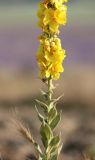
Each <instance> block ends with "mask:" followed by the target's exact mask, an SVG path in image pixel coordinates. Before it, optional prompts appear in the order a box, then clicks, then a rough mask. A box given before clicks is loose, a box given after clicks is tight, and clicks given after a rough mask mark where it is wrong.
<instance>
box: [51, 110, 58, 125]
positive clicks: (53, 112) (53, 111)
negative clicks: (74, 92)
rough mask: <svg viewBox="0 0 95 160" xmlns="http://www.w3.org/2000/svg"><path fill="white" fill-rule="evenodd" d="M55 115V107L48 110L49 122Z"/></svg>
mask: <svg viewBox="0 0 95 160" xmlns="http://www.w3.org/2000/svg"><path fill="white" fill-rule="evenodd" d="M56 115H57V110H56V108H55V107H53V108H52V109H51V110H50V111H49V123H50V122H51V121H52V120H53V118H54V117H55V116H56Z"/></svg>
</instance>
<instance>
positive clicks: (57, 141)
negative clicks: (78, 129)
mask: <svg viewBox="0 0 95 160" xmlns="http://www.w3.org/2000/svg"><path fill="white" fill-rule="evenodd" d="M59 142H60V137H59V136H55V137H53V138H52V140H51V142H50V146H51V147H53V146H57V145H58V144H59Z"/></svg>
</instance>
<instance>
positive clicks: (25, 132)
mask: <svg viewBox="0 0 95 160" xmlns="http://www.w3.org/2000/svg"><path fill="white" fill-rule="evenodd" d="M14 123H15V126H16V128H17V130H18V131H19V133H20V134H21V135H22V136H23V137H24V138H25V139H26V140H28V141H29V142H32V143H34V140H33V137H32V135H31V132H30V130H29V128H26V127H25V126H24V125H23V124H22V123H21V122H19V121H16V120H15V121H14Z"/></svg>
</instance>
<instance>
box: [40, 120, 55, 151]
mask: <svg viewBox="0 0 95 160" xmlns="http://www.w3.org/2000/svg"><path fill="white" fill-rule="evenodd" d="M40 134H41V139H42V142H43V145H44V147H46V148H47V146H48V144H49V142H50V140H51V138H52V136H53V133H52V130H51V128H50V126H49V125H48V124H47V123H45V124H42V126H41V129H40Z"/></svg>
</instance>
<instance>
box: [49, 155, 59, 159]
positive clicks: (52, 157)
mask: <svg viewBox="0 0 95 160" xmlns="http://www.w3.org/2000/svg"><path fill="white" fill-rule="evenodd" d="M57 159H58V156H57V154H55V155H53V156H51V158H50V160H57Z"/></svg>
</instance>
